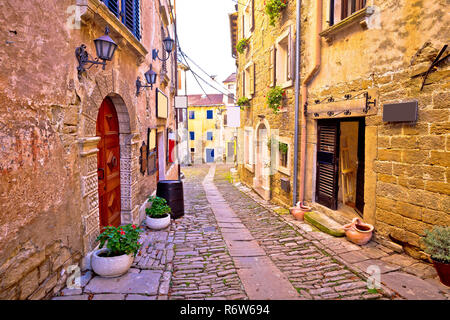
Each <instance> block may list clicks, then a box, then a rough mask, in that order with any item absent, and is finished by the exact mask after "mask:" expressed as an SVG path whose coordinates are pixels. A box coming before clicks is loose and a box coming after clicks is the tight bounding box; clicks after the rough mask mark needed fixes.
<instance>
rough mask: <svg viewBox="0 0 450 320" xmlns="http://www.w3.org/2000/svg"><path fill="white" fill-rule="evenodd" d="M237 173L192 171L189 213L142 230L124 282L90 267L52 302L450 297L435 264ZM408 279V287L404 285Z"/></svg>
mask: <svg viewBox="0 0 450 320" xmlns="http://www.w3.org/2000/svg"><path fill="white" fill-rule="evenodd" d="M229 169H230V167H229V166H225V165H217V166H216V165H213V166H207V165H204V166H194V167H188V168H184V170H183V172H184V174H185V176H186V178H185V181H184V193H185V215H184V216H183V217H182V218H180V219H177V220H172V224H171V225H170V227H169V228H168V229H166V230H161V231H151V230H149V229H148V228H146V227H145V225H144V226H143V229H144V230H145V232H144V233H143V234H142V236H141V241H142V242H143V246H142V248H141V250H140V252H139V253H138V255H137V257H136V259H135V261H134V263H133V266H132V268H131V269H130V271H129V272H128V273H127V274H125V275H124V276H121V277H119V278H101V277H98V276H93V275H92V273H91V272H90V271H88V272H87V273H84V274H83V276H82V281H81V282H82V288H81V289H67V288H66V289H64V290H62V291H61V292H60V294H59V296H56V297H54V298H53V299H55V300H72V299H81V300H91V299H92V300H105V299H108V300H109V299H113V300H116V299H117V300H123V299H126V300H167V299H171V300H175V299H221V300H225V299H226V300H238V299H239V300H241V299H243V300H246V299H321V300H323V299H446V298H447V299H448V298H449V297H450V294H449V290H448V289H446V288H444V287H443V286H440V285H439V284H437V283H436V282H435V281H434V279H432V276H433V274H432V267H430V266H428V265H426V264H423V263H420V262H418V261H416V260H414V259H411V258H408V257H406V256H404V255H400V254H397V253H395V252H394V251H393V250H391V249H389V248H387V247H385V246H382V245H379V244H377V243H376V242H374V241H372V242H371V243H370V244H368V245H366V246H364V247H359V246H356V245H354V244H351V243H350V242H348V241H346V240H345V239H343V238H334V237H331V236H328V235H326V234H324V233H322V232H317V231H316V230H313V229H312V228H311V227H310V226H309V225H307V224H306V223H303V222H299V221H295V220H293V219H292V218H291V217H290V215H288V214H279V213H281V212H282V211H278V213H276V212H277V209H279V207H278V206H275V205H272V204H270V203H267V202H265V201H262V200H261V199H258V198H257V196H256V195H254V194H253V193H252V192H251V191H250V190H249V189H248V188H245V187H243V186H240V185H239V184H237V185H233V184H232V183H230V182H231V176H230V174H229ZM370 265H377V266H379V268H380V269H381V273H382V275H381V282H382V283H383V286H382V289H381V290H378V291H373V290H368V288H367V276H368V275H367V274H366V273H365V272H366V271H367V267H368V266H370ZM427 273H428V274H427ZM422 278H428V279H426V280H423V279H422ZM399 279H401V280H402V286H400V287H396V283H398V282H399V281H400V280H399ZM386 284H388V285H386Z"/></svg>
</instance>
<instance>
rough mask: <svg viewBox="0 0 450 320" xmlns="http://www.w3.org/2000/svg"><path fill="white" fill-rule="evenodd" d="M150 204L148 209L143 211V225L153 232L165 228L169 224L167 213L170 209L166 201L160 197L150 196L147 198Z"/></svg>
mask: <svg viewBox="0 0 450 320" xmlns="http://www.w3.org/2000/svg"><path fill="white" fill-rule="evenodd" d="M148 201H149V202H151V203H152V204H151V206H150V208H146V209H145V213H146V214H147V217H146V218H145V223H146V224H147V227H149V228H150V229H153V230H161V229H164V228H166V227H167V226H168V225H169V224H170V215H169V213H170V212H171V211H172V209H171V208H170V207H169V206H168V205H167V201H166V199H164V198H161V197H157V196H156V197H155V196H152V197H150V198H148Z"/></svg>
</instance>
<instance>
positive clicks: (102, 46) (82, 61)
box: [75, 27, 117, 80]
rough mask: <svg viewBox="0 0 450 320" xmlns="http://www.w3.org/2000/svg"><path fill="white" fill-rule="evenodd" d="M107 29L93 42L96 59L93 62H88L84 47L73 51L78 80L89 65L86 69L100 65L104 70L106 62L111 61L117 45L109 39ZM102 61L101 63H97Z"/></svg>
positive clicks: (87, 54)
mask: <svg viewBox="0 0 450 320" xmlns="http://www.w3.org/2000/svg"><path fill="white" fill-rule="evenodd" d="M108 34H109V28H108V27H106V28H105V34H104V35H103V36H101V37H100V38H97V39H95V40H94V44H95V51H96V52H97V58H95V60H89V53H88V52H87V51H86V45H84V44H82V45H81V46H79V47H78V48H76V49H75V56H76V57H77V60H78V67H77V70H78V79H79V80H81V75H82V74H83V72H85V71H86V68H85V67H86V65H87V64H88V63H90V64H91V65H90V66H89V67H88V69H90V68H91V67H92V66H93V65H97V64H100V65H102V66H103V70H105V66H106V61H111V60H112V58H113V56H114V53H115V52H116V49H117V44H116V43H115V42H114V41H113V40H112V39H111V38H110V37H109V35H108ZM99 60H103V61H101V62H100V61H99Z"/></svg>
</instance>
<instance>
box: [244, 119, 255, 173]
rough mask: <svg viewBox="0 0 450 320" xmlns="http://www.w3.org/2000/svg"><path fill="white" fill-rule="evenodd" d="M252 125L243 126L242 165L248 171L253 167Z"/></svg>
mask: <svg viewBox="0 0 450 320" xmlns="http://www.w3.org/2000/svg"><path fill="white" fill-rule="evenodd" d="M253 149H254V148H253V127H244V167H245V168H246V169H247V170H249V171H250V172H253V171H254V167H253V164H254V163H253V159H254V158H253V156H254V154H253V151H254V150H253Z"/></svg>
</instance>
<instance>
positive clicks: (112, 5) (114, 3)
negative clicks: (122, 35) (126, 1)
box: [103, 0, 119, 17]
mask: <svg viewBox="0 0 450 320" xmlns="http://www.w3.org/2000/svg"><path fill="white" fill-rule="evenodd" d="M103 3H104V4H105V5H106V6H107V7H108V9H109V10H110V11H111V12H112V13H113V14H114V15H115V16H116V17H119V0H103Z"/></svg>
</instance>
